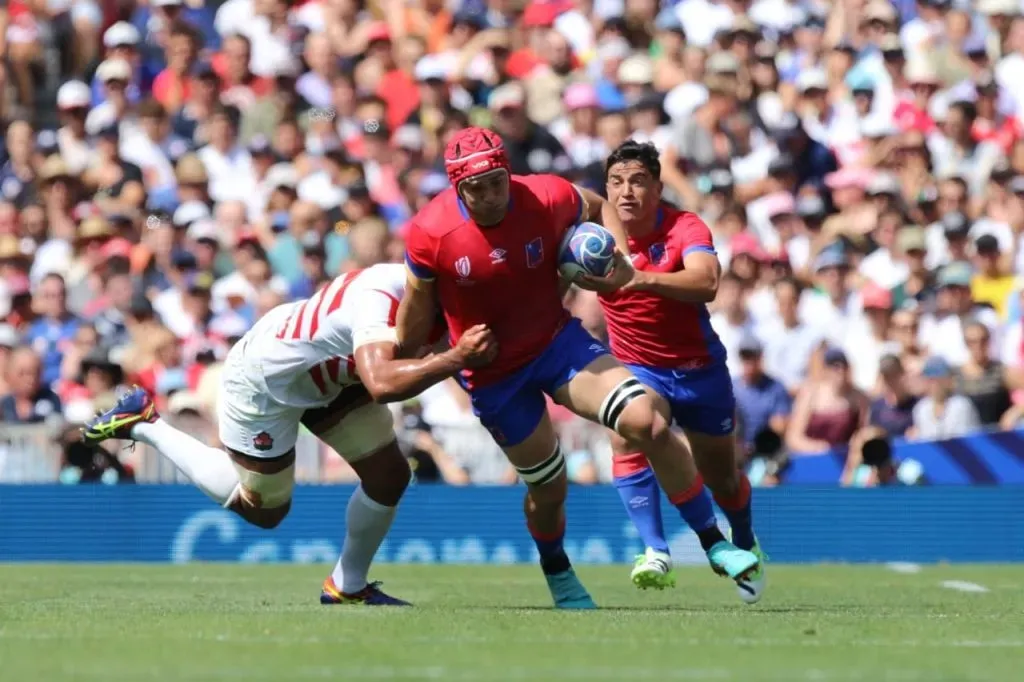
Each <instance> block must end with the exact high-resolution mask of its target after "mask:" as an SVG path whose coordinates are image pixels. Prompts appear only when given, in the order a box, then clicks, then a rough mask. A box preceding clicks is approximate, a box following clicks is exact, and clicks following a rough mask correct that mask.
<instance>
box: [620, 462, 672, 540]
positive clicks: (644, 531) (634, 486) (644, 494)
mask: <svg viewBox="0 0 1024 682" xmlns="http://www.w3.org/2000/svg"><path fill="white" fill-rule="evenodd" d="M615 488H616V489H617V490H618V491H619V497H620V498H622V504H624V505H625V506H626V513H627V514H629V519H630V520H631V521H632V522H633V525H634V526H636V530H637V533H639V534H640V539H641V540H643V543H644V545H645V546H646V547H650V548H651V549H653V550H656V551H658V552H665V553H666V554H667V553H668V542H667V541H666V540H665V524H664V522H663V520H662V518H661V489H660V488H659V487H658V479H656V478H655V477H654V472H653V471H652V470H651V467H649V466H648V467H645V468H644V469H641V470H640V471H636V472H634V473H631V474H629V475H627V476H616V477H615Z"/></svg>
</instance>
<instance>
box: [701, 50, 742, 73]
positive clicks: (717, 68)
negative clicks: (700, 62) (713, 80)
mask: <svg viewBox="0 0 1024 682" xmlns="http://www.w3.org/2000/svg"><path fill="white" fill-rule="evenodd" d="M704 70H705V71H707V73H709V74H713V75H716V76H729V75H732V74H736V73H739V70H740V60H739V59H738V58H737V57H736V55H734V54H733V53H732V52H716V53H714V54H713V55H711V56H710V57H708V59H707V62H706V63H705V65H704Z"/></svg>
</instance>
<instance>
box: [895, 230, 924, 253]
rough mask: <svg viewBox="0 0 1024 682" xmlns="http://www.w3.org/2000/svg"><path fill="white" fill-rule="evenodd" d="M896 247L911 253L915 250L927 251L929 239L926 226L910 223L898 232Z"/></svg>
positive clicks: (902, 251)
mask: <svg viewBox="0 0 1024 682" xmlns="http://www.w3.org/2000/svg"><path fill="white" fill-rule="evenodd" d="M896 248H897V249H899V251H900V253H911V252H913V251H921V252H924V251H927V250H928V239H927V236H926V235H925V231H924V228H923V227H921V226H920V225H908V226H906V227H903V228H902V229H900V230H899V232H897V233H896Z"/></svg>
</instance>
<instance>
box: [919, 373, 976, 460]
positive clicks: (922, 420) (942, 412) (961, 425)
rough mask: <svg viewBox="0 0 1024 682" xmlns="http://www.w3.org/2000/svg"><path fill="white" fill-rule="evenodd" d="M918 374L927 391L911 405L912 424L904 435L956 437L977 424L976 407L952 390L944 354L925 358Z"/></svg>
mask: <svg viewBox="0 0 1024 682" xmlns="http://www.w3.org/2000/svg"><path fill="white" fill-rule="evenodd" d="M922 375H923V376H924V378H925V381H926V385H927V393H926V394H925V396H924V397H923V398H921V400H920V401H919V402H918V403H917V405H915V406H914V425H913V426H912V427H911V428H910V430H909V431H908V432H907V437H908V438H913V439H917V440H940V439H943V438H957V437H958V436H964V435H966V434H968V433H970V432H972V431H975V430H977V429H978V428H979V427H980V426H981V420H980V418H979V417H978V411H977V410H976V409H975V407H974V405H973V404H972V403H971V401H970V400H969V399H968V398H965V397H964V396H962V395H958V394H956V393H954V392H953V391H954V383H953V370H952V368H950V366H949V363H948V362H946V360H945V359H944V358H942V357H941V356H933V357H931V358H928V361H927V362H925V364H924V369H923V371H922Z"/></svg>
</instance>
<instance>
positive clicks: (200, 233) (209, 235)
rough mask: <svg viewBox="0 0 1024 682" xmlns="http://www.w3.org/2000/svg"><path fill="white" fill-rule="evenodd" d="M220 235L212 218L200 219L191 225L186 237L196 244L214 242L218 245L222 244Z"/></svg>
mask: <svg viewBox="0 0 1024 682" xmlns="http://www.w3.org/2000/svg"><path fill="white" fill-rule="evenodd" d="M220 233H221V231H220V229H219V228H218V227H217V223H216V221H214V220H212V219H210V218H200V219H198V220H196V221H194V222H192V223H191V224H189V226H188V231H187V232H185V236H186V237H187V238H188V239H191V240H192V241H194V242H212V243H213V244H215V245H218V244H220Z"/></svg>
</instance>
